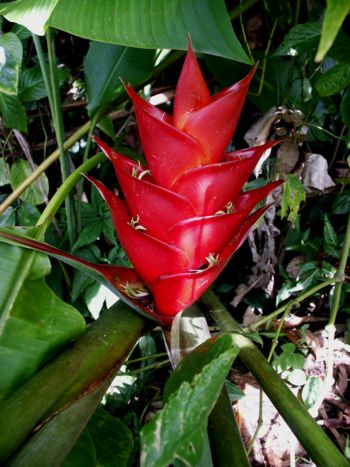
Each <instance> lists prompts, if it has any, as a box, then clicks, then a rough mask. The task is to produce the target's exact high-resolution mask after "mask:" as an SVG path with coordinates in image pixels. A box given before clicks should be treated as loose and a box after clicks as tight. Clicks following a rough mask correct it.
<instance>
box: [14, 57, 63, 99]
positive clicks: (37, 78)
mask: <svg viewBox="0 0 350 467" xmlns="http://www.w3.org/2000/svg"><path fill="white" fill-rule="evenodd" d="M57 71H58V79H59V84H60V85H61V84H62V83H63V81H64V80H66V79H67V77H68V76H69V73H68V72H67V71H66V70H64V69H63V68H59V69H58V70H57ZM48 73H49V70H48ZM46 96H47V89H46V87H45V83H44V79H43V75H42V72H41V68H40V66H39V65H35V66H33V67H32V68H26V69H25V70H22V72H21V76H20V80H19V98H20V99H21V101H22V102H32V101H37V100H39V99H43V98H44V97H46Z"/></svg>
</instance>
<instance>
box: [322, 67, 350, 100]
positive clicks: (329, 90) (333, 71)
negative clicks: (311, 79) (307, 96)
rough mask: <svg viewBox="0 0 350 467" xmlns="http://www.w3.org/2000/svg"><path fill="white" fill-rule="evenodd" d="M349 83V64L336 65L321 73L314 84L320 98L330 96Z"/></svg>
mask: <svg viewBox="0 0 350 467" xmlns="http://www.w3.org/2000/svg"><path fill="white" fill-rule="evenodd" d="M349 83H350V64H348V63H347V64H338V65H335V66H334V67H332V68H330V69H329V70H327V71H326V72H325V73H323V74H322V75H321V76H320V77H319V78H318V80H317V81H316V83H315V88H316V91H317V92H318V93H319V95H320V96H322V97H326V96H332V95H333V94H337V93H338V92H341V91H343V89H344V88H346V86H348V84H349Z"/></svg>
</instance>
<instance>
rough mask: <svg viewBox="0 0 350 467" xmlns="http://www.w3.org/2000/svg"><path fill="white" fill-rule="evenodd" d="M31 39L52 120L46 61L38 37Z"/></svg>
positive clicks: (51, 98)
mask: <svg viewBox="0 0 350 467" xmlns="http://www.w3.org/2000/svg"><path fill="white" fill-rule="evenodd" d="M32 38H33V42H34V46H35V50H36V53H37V56H38V59H39V65H40V70H41V74H42V75H43V79H44V83H45V88H46V92H47V97H48V100H49V106H50V110H51V115H52V118H53V119H54V118H55V116H54V113H53V109H54V103H53V96H52V88H51V84H50V77H49V74H48V72H47V66H46V61H45V56H44V52H43V48H42V46H41V42H40V38H39V36H37V35H36V34H32Z"/></svg>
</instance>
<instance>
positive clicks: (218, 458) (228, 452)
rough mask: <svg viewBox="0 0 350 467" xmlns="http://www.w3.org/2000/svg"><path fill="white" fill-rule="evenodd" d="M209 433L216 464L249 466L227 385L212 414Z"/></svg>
mask: <svg viewBox="0 0 350 467" xmlns="http://www.w3.org/2000/svg"><path fill="white" fill-rule="evenodd" d="M208 435H209V441H210V450H211V454H212V458H213V462H214V465H218V466H220V467H231V466H233V465H236V466H239V467H249V465H250V464H249V461H248V458H247V454H246V452H245V449H244V445H243V441H242V437H241V434H240V432H239V429H238V426H237V421H236V418H235V416H234V413H233V410H232V405H231V401H230V398H229V395H228V393H227V389H226V388H225V387H224V388H223V390H222V391H221V393H220V396H219V398H218V400H217V401H216V404H215V406H214V409H213V410H212V412H211V414H210V417H209V423H208Z"/></svg>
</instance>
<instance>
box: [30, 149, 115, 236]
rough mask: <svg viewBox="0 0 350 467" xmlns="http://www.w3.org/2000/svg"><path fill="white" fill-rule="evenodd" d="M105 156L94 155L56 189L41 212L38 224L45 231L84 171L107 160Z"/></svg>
mask: <svg viewBox="0 0 350 467" xmlns="http://www.w3.org/2000/svg"><path fill="white" fill-rule="evenodd" d="M105 159H106V158H105V156H104V155H103V154H102V153H100V154H97V155H96V156H94V157H91V159H88V160H87V161H86V162H84V164H82V165H81V166H79V167H78V168H77V169H76V170H75V171H74V172H73V173H72V174H71V175H70V176H69V177H68V178H67V179H66V181H65V182H64V183H62V185H61V186H60V187H59V189H58V190H57V191H56V193H55V194H54V195H53V197H52V198H51V200H50V201H49V203H48V205H47V206H46V208H45V209H44V211H43V213H42V214H41V216H40V218H39V220H38V222H37V225H38V226H39V225H40V227H41V229H43V230H44V231H45V230H46V229H47V226H48V224H49V223H50V222H51V220H52V219H53V217H54V215H55V214H56V212H57V211H58V209H59V208H60V206H61V204H62V203H63V202H64V200H65V199H66V198H67V195H68V193H70V192H71V190H72V189H73V188H74V186H75V185H76V183H77V182H78V181H79V180H81V178H82V177H83V175H82V174H83V173H85V172H89V171H90V170H91V169H93V168H94V167H96V166H97V165H98V164H100V163H101V162H103V161H104V160H105Z"/></svg>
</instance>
